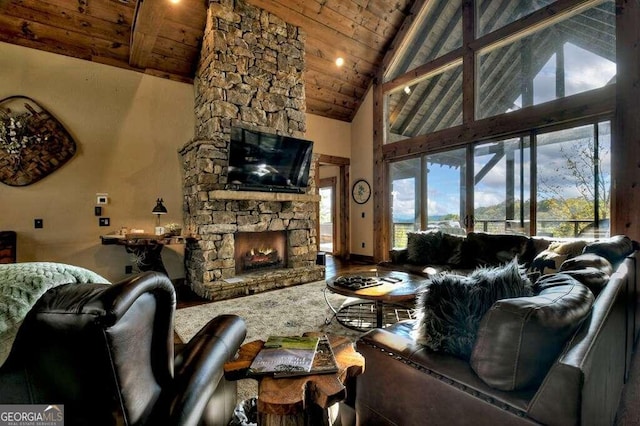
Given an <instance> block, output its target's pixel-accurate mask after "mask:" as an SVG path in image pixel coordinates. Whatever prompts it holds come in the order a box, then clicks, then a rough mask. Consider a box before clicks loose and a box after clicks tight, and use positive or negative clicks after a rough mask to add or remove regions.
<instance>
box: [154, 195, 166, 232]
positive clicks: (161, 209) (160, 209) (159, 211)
mask: <svg viewBox="0 0 640 426" xmlns="http://www.w3.org/2000/svg"><path fill="white" fill-rule="evenodd" d="M162 202H163V200H162V198H158V199H157V200H156V206H155V207H154V208H153V210H151V213H153V214H155V215H156V235H162V234H164V229H162V227H161V226H160V215H163V214H167V208H166V207H165V206H164V204H162Z"/></svg>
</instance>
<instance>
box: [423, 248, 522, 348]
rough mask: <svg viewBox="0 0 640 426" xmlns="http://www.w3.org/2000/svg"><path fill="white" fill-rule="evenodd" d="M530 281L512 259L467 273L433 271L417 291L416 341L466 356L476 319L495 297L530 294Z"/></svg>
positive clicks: (480, 316) (476, 325)
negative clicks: (435, 272)
mask: <svg viewBox="0 0 640 426" xmlns="http://www.w3.org/2000/svg"><path fill="white" fill-rule="evenodd" d="M531 294H532V288H531V282H530V281H529V280H528V279H527V278H526V276H525V275H524V271H523V270H521V268H520V267H519V265H518V264H517V262H516V261H515V260H514V261H512V262H510V263H508V264H506V265H504V266H501V267H493V268H480V269H476V270H475V271H473V272H472V273H471V274H470V275H469V276H466V277H465V276H460V275H453V274H447V275H436V276H434V277H433V278H431V279H430V282H429V283H428V284H427V285H425V286H424V288H423V290H422V291H421V292H420V294H419V295H418V302H417V305H416V308H417V319H418V321H417V322H416V329H415V332H414V335H415V338H416V341H417V342H418V343H419V344H422V345H424V346H426V347H428V348H430V349H432V350H434V351H442V352H446V353H450V354H452V355H455V356H458V357H461V358H464V359H468V358H469V356H470V355H471V350H472V348H473V344H474V341H475V338H476V332H477V330H478V325H479V323H480V319H481V318H482V317H483V315H484V314H485V312H486V311H487V310H488V309H489V308H490V307H491V305H492V304H493V303H494V302H495V301H496V300H499V299H503V298H508V297H519V296H524V295H531Z"/></svg>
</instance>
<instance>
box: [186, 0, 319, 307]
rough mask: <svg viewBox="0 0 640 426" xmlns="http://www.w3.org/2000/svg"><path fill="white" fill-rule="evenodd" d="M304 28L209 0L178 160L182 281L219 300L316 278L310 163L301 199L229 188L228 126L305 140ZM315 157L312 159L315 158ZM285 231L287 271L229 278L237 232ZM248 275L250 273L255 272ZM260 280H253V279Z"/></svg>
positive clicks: (231, 2)
mask: <svg viewBox="0 0 640 426" xmlns="http://www.w3.org/2000/svg"><path fill="white" fill-rule="evenodd" d="M304 42H305V37H304V34H303V32H302V31H301V30H300V29H299V28H298V27H295V26H293V25H290V24H288V23H286V22H284V21H283V20H281V19H280V18H278V17H277V16H275V15H273V14H271V13H268V12H266V11H264V10H261V9H259V8H256V7H254V6H251V5H248V4H246V3H245V2H244V1H243V0H210V2H209V8H208V12H207V23H206V28H205V32H204V38H203V41H202V51H201V55H200V62H199V65H198V69H197V72H196V78H195V83H194V85H195V90H196V99H195V115H196V129H195V139H194V140H193V141H190V142H188V143H187V144H186V145H185V146H184V147H183V148H182V149H181V150H180V154H181V156H182V160H183V167H184V215H185V227H186V230H187V232H188V233H189V234H190V235H191V236H192V237H193V238H191V239H189V242H188V243H187V247H186V252H185V267H186V269H187V281H188V283H189V285H190V286H191V288H192V289H193V290H194V291H195V292H196V293H197V294H199V295H201V296H203V297H207V298H209V299H213V300H217V299H224V298H228V297H233V296H238V295H242V294H250V293H253V292H257V291H262V290H266V289H269V288H273V287H276V286H277V287H282V286H285V285H291V284H298V283H301V282H308V281H314V280H317V279H320V278H322V277H323V276H324V268H323V267H320V266H316V265H315V259H316V254H317V249H316V237H317V236H316V233H317V214H318V201H319V196H318V195H317V188H316V187H315V182H314V176H315V163H316V162H315V161H314V165H313V166H312V168H311V170H310V173H309V182H310V184H309V187H308V188H307V191H306V193H305V194H273V193H248V192H236V191H227V190H226V189H225V187H226V183H227V163H228V145H229V139H230V133H231V128H232V127H233V126H241V127H244V128H248V129H251V130H258V131H262V132H267V133H276V134H280V135H287V136H293V137H299V138H304V132H305V131H306V123H305V90H304V79H303V71H304V67H305V57H304V52H305V51H304ZM315 158H317V156H316V155H315V154H314V159H315ZM281 230H283V231H287V233H288V234H289V237H288V249H287V250H288V256H287V258H288V259H289V261H288V263H289V264H288V265H287V267H285V268H283V270H281V271H279V272H277V271H271V272H267V273H262V274H250V275H248V276H243V277H236V276H235V270H236V267H235V261H234V254H233V250H234V249H233V247H234V235H235V233H237V232H261V231H281ZM254 275H256V276H254ZM258 275H259V276H258Z"/></svg>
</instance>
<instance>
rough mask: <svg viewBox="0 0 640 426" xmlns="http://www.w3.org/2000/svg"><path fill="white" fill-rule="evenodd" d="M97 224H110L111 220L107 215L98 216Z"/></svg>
mask: <svg viewBox="0 0 640 426" xmlns="http://www.w3.org/2000/svg"><path fill="white" fill-rule="evenodd" d="M98 225H100V226H111V221H110V220H109V218H108V217H101V218H98Z"/></svg>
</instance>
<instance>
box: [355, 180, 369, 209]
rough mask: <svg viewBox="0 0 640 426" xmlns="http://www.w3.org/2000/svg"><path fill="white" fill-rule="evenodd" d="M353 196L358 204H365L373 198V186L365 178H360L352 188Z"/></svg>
mask: <svg viewBox="0 0 640 426" xmlns="http://www.w3.org/2000/svg"><path fill="white" fill-rule="evenodd" d="M351 196H352V197H353V201H355V202H356V203H358V204H364V203H366V202H367V201H369V198H371V186H370V185H369V182H367V181H366V180H364V179H358V180H357V181H356V182H355V183H354V184H353V188H351Z"/></svg>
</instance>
